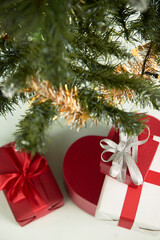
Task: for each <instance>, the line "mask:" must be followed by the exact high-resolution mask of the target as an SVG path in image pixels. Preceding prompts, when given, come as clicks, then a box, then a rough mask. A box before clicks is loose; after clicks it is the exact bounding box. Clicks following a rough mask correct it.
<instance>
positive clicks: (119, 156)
mask: <svg viewBox="0 0 160 240" xmlns="http://www.w3.org/2000/svg"><path fill="white" fill-rule="evenodd" d="M147 128H148V127H147ZM148 132H149V133H148V137H147V138H146V139H145V140H142V141H138V136H131V137H128V136H127V135H125V134H124V132H122V131H120V134H119V143H118V144H117V143H115V142H113V141H112V140H110V139H102V140H101V141H100V146H101V147H102V148H103V149H105V150H104V151H103V152H102V154H101V159H102V161H103V162H110V161H112V166H111V168H110V171H109V174H110V176H112V177H116V178H117V180H118V181H120V182H124V181H125V179H126V171H127V167H128V170H129V173H130V176H131V179H132V181H133V183H134V184H135V185H141V184H142V183H143V177H142V174H141V172H140V170H139V168H138V166H137V165H136V162H137V154H138V146H139V145H142V144H144V143H146V142H147V141H148V139H149V136H150V130H149V128H148ZM103 143H105V144H103ZM131 148H132V152H131ZM106 152H111V153H113V155H112V156H111V157H110V158H109V159H108V160H105V159H104V158H103V154H104V153H106Z"/></svg>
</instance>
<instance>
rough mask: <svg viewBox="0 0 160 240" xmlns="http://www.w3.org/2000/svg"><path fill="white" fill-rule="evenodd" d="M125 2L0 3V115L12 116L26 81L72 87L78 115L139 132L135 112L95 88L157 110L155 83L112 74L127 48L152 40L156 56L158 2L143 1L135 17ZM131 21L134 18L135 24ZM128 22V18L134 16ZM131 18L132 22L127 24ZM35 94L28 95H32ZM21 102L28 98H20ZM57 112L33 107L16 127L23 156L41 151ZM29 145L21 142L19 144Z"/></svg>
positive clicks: (58, 0)
mask: <svg viewBox="0 0 160 240" xmlns="http://www.w3.org/2000/svg"><path fill="white" fill-rule="evenodd" d="M130 2H132V1H129V0H119V1H113V0H112V1H111V0H78V1H77V0H34V1H33V0H25V1H24V0H5V1H0V32H1V37H0V74H1V85H0V87H1V90H2V92H7V91H9V90H10V89H11V88H12V90H13V93H14V94H13V97H12V98H11V99H9V98H8V97H6V96H7V95H6V96H4V95H3V94H0V113H1V114H5V112H6V111H7V110H9V111H10V110H12V107H13V106H14V103H16V104H17V103H18V102H17V100H18V96H19V95H20V92H21V90H22V89H25V88H27V86H28V85H27V84H28V83H30V82H31V79H32V78H34V79H40V80H41V81H43V80H48V81H49V82H50V83H51V84H52V86H53V87H55V88H56V89H58V87H59V86H62V87H63V86H64V85H65V84H67V85H68V86H69V87H70V88H72V87H73V86H77V88H78V94H79V95H78V98H79V100H80V103H81V106H82V108H83V111H85V112H87V113H88V114H90V115H91V116H94V118H97V119H98V120H99V121H104V122H105V123H106V124H107V123H108V121H109V120H111V121H112V123H113V124H115V125H116V127H120V126H121V127H123V129H124V130H125V131H126V132H128V133H129V134H133V133H137V134H138V133H140V132H141V131H142V129H143V127H144V125H143V124H142V123H140V122H139V117H140V115H139V116H138V117H137V115H136V114H135V113H130V112H126V111H123V109H121V108H119V107H118V106H114V105H111V104H110V103H109V102H107V100H106V99H103V96H102V94H101V93H100V92H99V93H98V92H97V91H96V90H95V89H96V88H97V87H98V88H99V86H101V85H103V86H104V87H105V88H106V89H108V90H111V89H116V90H127V89H131V90H133V94H134V95H133V96H134V97H133V99H131V101H132V102H133V103H135V104H137V103H140V104H141V106H142V107H144V106H147V105H149V106H153V107H154V108H156V109H158V110H159V108H160V88H159V86H158V85H157V84H155V83H154V82H153V81H151V80H149V79H147V80H144V79H143V78H142V76H134V75H133V74H132V75H131V74H129V73H126V72H124V73H123V72H122V73H121V74H117V73H116V72H115V68H116V66H117V65H118V64H119V63H124V62H125V61H128V60H129V59H131V58H132V56H131V53H130V51H128V49H127V47H126V45H125V44H122V40H123V42H124V41H125V43H127V44H129V43H133V42H134V43H135V44H138V42H139V39H141V41H147V42H148V41H151V42H152V48H153V49H154V51H155V53H156V54H157V58H159V52H160V45H159V43H160V39H159V26H160V3H159V1H158V0H157V1H152V0H150V1H149V5H148V9H147V10H146V11H143V12H141V13H140V14H139V15H138V11H137V10H136V9H135V8H134V7H133V5H131V4H130ZM135 16H137V17H136V18H135ZM133 17H134V18H133ZM133 19H134V20H133ZM33 95H34V93H33ZM25 99H26V100H27V96H26V98H25ZM57 109H58V108H56V107H53V105H52V104H51V103H50V102H46V103H41V104H39V105H35V104H34V105H33V106H32V108H31V109H30V110H29V111H27V112H26V116H25V117H24V119H23V120H21V121H20V123H19V125H18V129H17V132H16V134H15V136H16V142H17V145H18V146H19V147H23V148H24V150H26V151H31V152H32V154H34V152H36V151H39V152H42V151H44V149H45V130H46V128H47V126H48V125H49V123H50V122H51V120H52V118H53V116H55V115H56V114H57V115H58V110H57ZM23 143H27V144H23Z"/></svg>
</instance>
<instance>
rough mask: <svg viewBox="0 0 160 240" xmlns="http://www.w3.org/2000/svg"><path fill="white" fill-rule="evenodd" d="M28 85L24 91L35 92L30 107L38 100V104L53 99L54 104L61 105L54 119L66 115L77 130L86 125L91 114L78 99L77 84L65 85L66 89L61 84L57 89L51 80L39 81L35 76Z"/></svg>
mask: <svg viewBox="0 0 160 240" xmlns="http://www.w3.org/2000/svg"><path fill="white" fill-rule="evenodd" d="M28 85H29V88H28V89H25V90H23V92H30V93H31V92H33V93H35V95H34V97H33V98H32V99H31V101H30V104H29V106H28V107H30V106H31V105H32V104H33V103H35V101H36V100H37V103H36V104H39V103H41V102H45V101H47V100H51V102H52V104H53V105H56V106H59V115H57V116H55V117H54V118H53V119H54V120H55V119H56V118H58V117H59V116H64V117H65V119H67V124H69V125H71V126H72V127H73V128H75V129H77V130H79V129H80V128H81V127H82V126H86V122H87V119H88V118H90V116H89V115H87V114H86V113H85V112H84V111H83V110H82V108H81V105H80V102H79V100H78V99H77V97H78V89H77V87H76V86H75V87H74V88H71V90H69V89H68V86H67V85H65V89H63V88H62V86H60V87H59V89H58V90H56V89H55V88H53V86H52V85H51V84H50V83H49V81H38V80H35V79H34V78H32V81H31V83H30V84H28Z"/></svg>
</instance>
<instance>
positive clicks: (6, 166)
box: [0, 143, 64, 226]
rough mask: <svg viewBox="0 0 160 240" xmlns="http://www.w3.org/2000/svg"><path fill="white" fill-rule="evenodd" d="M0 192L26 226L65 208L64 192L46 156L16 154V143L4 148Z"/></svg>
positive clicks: (0, 172)
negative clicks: (1, 190)
mask: <svg viewBox="0 0 160 240" xmlns="http://www.w3.org/2000/svg"><path fill="white" fill-rule="evenodd" d="M0 166H1V167H0V189H3V191H4V194H5V196H6V198H7V200H8V203H9V205H10V208H11V210H12V212H13V215H14V217H15V219H16V221H17V222H18V223H19V224H20V225H21V226H24V225H26V224H28V223H30V222H32V221H34V220H36V219H38V218H40V217H42V216H44V215H46V214H48V213H50V212H52V211H54V210H55V209H57V208H59V207H61V206H63V204H64V200H63V196H62V193H61V191H60V189H59V187H58V185H57V183H56V180H55V179H54V177H53V174H52V172H51V170H50V168H49V166H48V164H47V161H46V159H45V158H44V157H42V156H40V155H39V154H38V153H37V154H36V155H35V156H34V158H33V159H32V161H31V155H30V154H29V153H25V152H23V151H15V147H14V144H13V143H11V144H8V145H5V146H3V147H1V148H0Z"/></svg>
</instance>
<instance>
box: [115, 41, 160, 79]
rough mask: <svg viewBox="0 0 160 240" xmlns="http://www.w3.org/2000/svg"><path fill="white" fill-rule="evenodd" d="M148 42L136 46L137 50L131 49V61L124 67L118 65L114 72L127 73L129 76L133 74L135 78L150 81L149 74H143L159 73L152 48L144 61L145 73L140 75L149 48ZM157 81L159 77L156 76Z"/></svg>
mask: <svg viewBox="0 0 160 240" xmlns="http://www.w3.org/2000/svg"><path fill="white" fill-rule="evenodd" d="M150 44H151V43H150V42H149V43H147V44H145V45H142V46H138V48H135V49H132V55H133V57H134V58H133V60H131V61H128V62H127V63H126V64H124V65H120V64H119V65H118V67H117V68H116V70H115V72H116V73H122V72H129V73H130V74H135V75H137V76H141V77H143V78H144V79H145V78H149V79H151V77H150V75H149V74H145V72H149V73H150V74H157V73H158V72H159V66H158V64H157V57H158V56H157V55H156V54H155V53H154V48H152V49H151V51H150V53H149V56H148V57H147V59H146V63H145V71H144V74H143V75H142V69H143V64H144V59H145V57H146V54H147V51H148V49H149V47H150ZM158 81H160V76H158Z"/></svg>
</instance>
